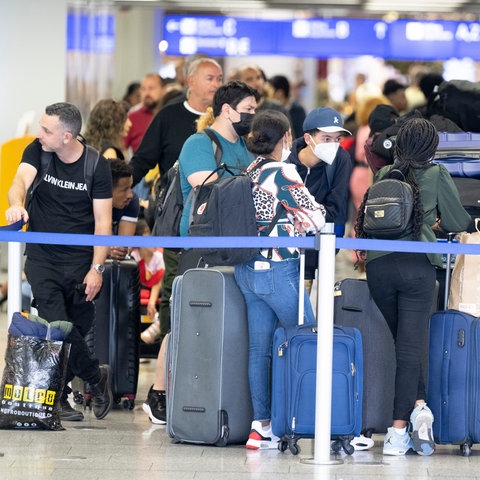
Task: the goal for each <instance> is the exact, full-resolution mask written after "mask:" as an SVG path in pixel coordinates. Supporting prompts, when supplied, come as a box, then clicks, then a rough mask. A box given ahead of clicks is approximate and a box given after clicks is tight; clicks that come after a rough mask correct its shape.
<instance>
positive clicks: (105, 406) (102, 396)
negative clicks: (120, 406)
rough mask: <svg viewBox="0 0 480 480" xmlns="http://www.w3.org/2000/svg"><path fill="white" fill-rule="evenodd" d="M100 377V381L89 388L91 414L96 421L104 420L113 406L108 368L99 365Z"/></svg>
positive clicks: (107, 366) (109, 370) (109, 369)
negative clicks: (91, 404)
mask: <svg viewBox="0 0 480 480" xmlns="http://www.w3.org/2000/svg"><path fill="white" fill-rule="evenodd" d="M100 375H101V377H100V381H99V382H98V383H96V384H94V385H91V387H90V388H91V393H92V400H93V413H94V415H95V416H96V417H97V418H98V420H101V419H102V418H105V417H106V416H107V413H108V412H109V411H110V410H111V409H112V406H113V395H112V387H111V368H110V366H109V365H100Z"/></svg>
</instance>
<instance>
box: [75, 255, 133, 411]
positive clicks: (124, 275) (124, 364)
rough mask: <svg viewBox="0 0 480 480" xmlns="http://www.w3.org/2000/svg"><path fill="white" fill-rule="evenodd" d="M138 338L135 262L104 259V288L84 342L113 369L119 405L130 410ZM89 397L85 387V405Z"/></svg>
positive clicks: (116, 398)
mask: <svg viewBox="0 0 480 480" xmlns="http://www.w3.org/2000/svg"><path fill="white" fill-rule="evenodd" d="M139 338H140V276H139V271H138V265H137V262H135V260H122V261H118V260H107V261H106V263H105V272H104V273H103V286H102V290H101V291H100V295H99V297H98V298H97V300H95V321H94V323H93V326H92V328H91V330H90V331H89V332H88V334H87V336H86V338H85V340H86V342H87V345H88V347H89V348H90V350H91V351H92V354H93V355H94V356H95V357H96V358H98V360H99V362H100V364H103V363H106V364H108V365H110V366H111V368H112V392H113V398H114V401H115V402H116V403H117V404H118V403H120V402H121V400H122V399H124V402H123V406H124V408H126V409H129V410H133V408H134V406H135V397H136V393H137V383H138V368H139V342H140V340H139ZM90 401H91V395H90V394H89V391H88V385H86V386H85V393H84V402H85V406H90Z"/></svg>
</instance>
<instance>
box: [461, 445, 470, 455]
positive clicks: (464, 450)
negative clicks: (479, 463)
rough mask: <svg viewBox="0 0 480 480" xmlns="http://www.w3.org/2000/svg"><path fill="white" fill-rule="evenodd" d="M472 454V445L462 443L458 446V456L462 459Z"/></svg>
mask: <svg viewBox="0 0 480 480" xmlns="http://www.w3.org/2000/svg"><path fill="white" fill-rule="evenodd" d="M471 453H472V445H471V444H470V443H468V442H467V443H462V444H461V445H460V454H461V455H462V457H469V456H470V454H471Z"/></svg>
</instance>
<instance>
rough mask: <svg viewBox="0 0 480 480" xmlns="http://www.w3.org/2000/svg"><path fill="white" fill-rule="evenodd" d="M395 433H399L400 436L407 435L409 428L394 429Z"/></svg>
mask: <svg viewBox="0 0 480 480" xmlns="http://www.w3.org/2000/svg"><path fill="white" fill-rule="evenodd" d="M393 428H394V430H395V432H396V433H398V435H405V434H406V433H407V427H403V428H397V427H393Z"/></svg>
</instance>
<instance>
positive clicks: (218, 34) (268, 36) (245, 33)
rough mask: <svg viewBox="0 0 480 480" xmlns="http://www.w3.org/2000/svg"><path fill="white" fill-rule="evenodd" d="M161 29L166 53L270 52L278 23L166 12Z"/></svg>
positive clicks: (228, 53) (239, 53) (221, 54)
mask: <svg viewBox="0 0 480 480" xmlns="http://www.w3.org/2000/svg"><path fill="white" fill-rule="evenodd" d="M163 31H164V40H166V41H167V42H168V49H167V52H166V53H168V54H169V55H193V54H195V53H206V54H208V55H212V56H217V57H223V56H229V55H232V56H246V55H271V54H272V52H274V51H275V50H277V47H276V43H277V37H278V26H277V23H276V22H272V21H262V20H251V19H245V18H237V17H235V18H234V17H202V16H195V17H193V16H184V15H167V16H166V17H165V21H164V29H163Z"/></svg>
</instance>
